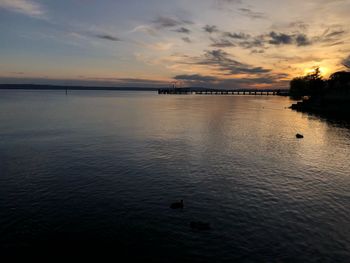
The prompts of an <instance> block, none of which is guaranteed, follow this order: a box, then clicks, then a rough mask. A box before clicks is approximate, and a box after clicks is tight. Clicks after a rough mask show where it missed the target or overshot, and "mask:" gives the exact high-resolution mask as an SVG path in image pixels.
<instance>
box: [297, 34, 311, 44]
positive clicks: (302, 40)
mask: <svg viewBox="0 0 350 263" xmlns="http://www.w3.org/2000/svg"><path fill="white" fill-rule="evenodd" d="M295 41H296V44H297V46H308V45H311V40H310V39H308V37H307V36H306V35H305V34H298V35H297V36H296V38H295Z"/></svg>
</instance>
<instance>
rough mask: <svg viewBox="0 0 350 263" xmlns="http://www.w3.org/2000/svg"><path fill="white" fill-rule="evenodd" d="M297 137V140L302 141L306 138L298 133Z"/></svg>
mask: <svg viewBox="0 0 350 263" xmlns="http://www.w3.org/2000/svg"><path fill="white" fill-rule="evenodd" d="M295 137H297V139H302V138H304V135H302V134H300V133H297V134H296V135H295Z"/></svg>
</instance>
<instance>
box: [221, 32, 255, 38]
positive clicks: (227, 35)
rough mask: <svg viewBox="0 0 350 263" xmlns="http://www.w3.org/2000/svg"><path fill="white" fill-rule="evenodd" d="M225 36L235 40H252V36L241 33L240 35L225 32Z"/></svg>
mask: <svg viewBox="0 0 350 263" xmlns="http://www.w3.org/2000/svg"><path fill="white" fill-rule="evenodd" d="M224 36H226V37H229V38H233V39H248V38H250V35H248V34H245V33H242V32H239V33H230V32H224Z"/></svg>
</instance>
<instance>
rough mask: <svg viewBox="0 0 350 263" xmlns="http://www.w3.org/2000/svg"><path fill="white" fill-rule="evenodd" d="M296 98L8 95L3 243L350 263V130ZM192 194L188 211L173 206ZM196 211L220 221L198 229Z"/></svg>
mask: <svg viewBox="0 0 350 263" xmlns="http://www.w3.org/2000/svg"><path fill="white" fill-rule="evenodd" d="M290 104H291V102H290V101H289V100H288V99H287V98H281V97H271V96H270V97H261V96H204V95H203V96H159V95H156V94H154V93H136V92H135V93H129V92H93V91H72V92H71V93H70V94H69V95H68V96H65V95H64V93H63V92H56V91H1V92H0V136H1V141H0V174H1V175H0V225H1V227H0V245H1V248H2V250H4V249H6V250H11V249H18V248H21V249H26V248H27V249H30V250H31V251H35V250H36V249H39V248H43V247H45V249H53V248H55V247H57V246H56V245H57V244H59V246H60V247H61V248H62V249H63V250H65V249H69V248H74V250H77V249H83V250H85V251H86V249H88V248H93V249H94V251H104V252H106V251H118V254H117V255H115V256H116V257H121V256H129V257H131V258H134V257H136V258H137V259H145V260H150V259H152V260H153V261H155V262H181V261H182V262H184V261H189V260H191V261H193V262H203V261H204V262H232V261H243V262H251V261H260V262H296V261H300V262H318V261H322V262H346V261H347V260H348V259H349V257H350V228H349V224H348V223H349V220H350V216H349V212H348V211H349V208H350V207H349V206H350V205H349V204H350V202H349V201H350V194H349V191H348V189H349V187H350V177H349V175H350V164H349V161H348V156H350V130H349V129H348V126H347V124H346V123H345V124H344V123H330V122H327V121H324V120H321V119H319V118H318V117H315V116H309V115H305V114H301V113H297V112H293V111H291V110H289V109H287V107H288V106H289V105H290ZM297 132H300V133H302V134H303V135H304V136H305V138H304V139H303V140H296V139H295V134H296V133H297ZM180 199H183V200H184V202H185V208H184V209H183V210H182V211H178V210H172V209H169V204H170V203H172V202H174V201H177V200H180ZM191 221H207V222H210V223H211V226H212V229H211V230H210V231H207V232H196V231H193V230H191V228H190V227H189V222H191ZM135 251H137V253H135ZM169 254H171V255H172V256H171V257H169Z"/></svg>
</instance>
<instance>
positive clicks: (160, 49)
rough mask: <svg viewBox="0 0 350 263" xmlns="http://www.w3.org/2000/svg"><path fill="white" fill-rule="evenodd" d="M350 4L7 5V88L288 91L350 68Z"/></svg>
mask: <svg viewBox="0 0 350 263" xmlns="http://www.w3.org/2000/svg"><path fill="white" fill-rule="evenodd" d="M349 14H350V0H284V1H281V0H176V1H174V0H172V1H169V0H98V1H97V0H59V1H57V0H0V32H1V36H0V83H39V84H40V83H45V84H67V85H68V84H69V85H103V86H104V85H108V86H141V87H159V86H167V85H169V83H170V82H173V81H177V82H178V83H179V85H182V86H187V85H195V86H206V87H222V88H238V87H246V88H256V87H259V88H265V87H276V88H283V87H288V81H289V80H290V79H291V78H292V77H294V76H297V75H303V74H305V73H307V72H309V71H310V70H312V69H313V68H314V67H317V66H319V67H320V68H321V72H322V74H323V75H324V76H325V77H327V76H328V75H329V74H330V73H332V72H334V71H336V70H342V69H344V66H343V65H342V64H344V63H345V64H346V63H348V64H350V56H349V55H350V29H349V25H350V15H349Z"/></svg>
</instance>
